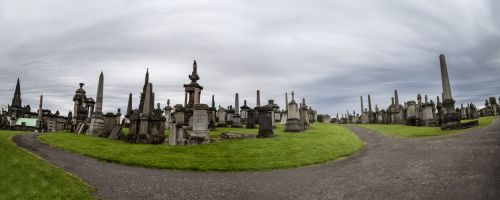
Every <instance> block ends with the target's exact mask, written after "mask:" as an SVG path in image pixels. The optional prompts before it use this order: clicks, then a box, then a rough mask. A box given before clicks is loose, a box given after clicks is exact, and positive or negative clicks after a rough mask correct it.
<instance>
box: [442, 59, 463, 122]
mask: <svg viewBox="0 0 500 200" xmlns="http://www.w3.org/2000/svg"><path fill="white" fill-rule="evenodd" d="M439 64H440V67H441V82H442V85H443V94H442V95H443V103H442V107H443V108H442V112H443V120H442V122H441V125H442V127H444V128H445V129H448V128H453V126H457V125H460V117H459V115H458V113H457V112H456V111H455V100H453V98H452V96H451V87H450V79H449V78H448V67H447V66H446V60H445V57H444V55H443V54H441V55H439Z"/></svg>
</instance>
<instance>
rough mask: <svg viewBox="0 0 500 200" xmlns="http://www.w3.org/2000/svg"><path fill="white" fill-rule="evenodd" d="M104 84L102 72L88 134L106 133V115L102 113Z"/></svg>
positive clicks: (98, 134)
mask: <svg viewBox="0 0 500 200" xmlns="http://www.w3.org/2000/svg"><path fill="white" fill-rule="evenodd" d="M103 86H104V75H103V73H102V72H101V75H99V84H98V87H97V95H96V104H95V111H94V113H93V114H92V119H91V121H90V126H89V129H88V130H87V135H94V136H100V135H102V134H103V133H104V115H103V113H102V101H103Z"/></svg>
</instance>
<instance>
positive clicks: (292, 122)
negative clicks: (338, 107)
mask: <svg viewBox="0 0 500 200" xmlns="http://www.w3.org/2000/svg"><path fill="white" fill-rule="evenodd" d="M287 115H288V118H287V120H286V124H285V132H300V131H303V130H302V129H301V126H300V116H299V108H298V105H297V102H295V93H294V92H293V91H292V101H290V103H288V113H287ZM337 118H338V114H337Z"/></svg>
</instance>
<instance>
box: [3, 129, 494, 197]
mask: <svg viewBox="0 0 500 200" xmlns="http://www.w3.org/2000/svg"><path fill="white" fill-rule="evenodd" d="M350 128H351V129H352V130H353V131H354V132H355V133H356V134H357V135H358V136H359V137H360V138H361V139H362V140H363V141H365V148H364V149H363V150H362V151H361V152H359V153H357V154H355V155H354V156H352V157H349V158H346V159H342V160H338V161H333V162H329V163H326V164H321V165H313V166H308V167H302V168H295V169H284V170H283V169H282V170H271V171H260V172H186V171H175V170H159V169H147V168H141V167H130V166H124V165H120V164H114V163H105V162H101V161H98V160H95V159H92V158H88V157H85V156H80V155H76V154H72V153H68V152H65V151H62V150H59V149H55V148H52V147H49V146H48V145H45V144H43V143H40V142H39V141H38V140H37V139H36V136H35V135H18V136H16V137H14V139H13V140H14V141H15V142H16V143H17V144H18V145H19V146H21V147H23V148H25V149H27V150H29V151H31V152H33V153H35V154H37V155H39V156H40V157H42V158H43V159H45V160H47V161H49V162H51V163H53V164H55V165H57V166H59V167H61V168H63V169H64V170H66V171H68V172H70V173H72V174H75V175H77V176H79V177H81V178H82V179H83V180H84V181H86V182H87V183H89V184H90V185H92V186H93V187H95V188H96V190H97V191H96V196H97V197H98V198H101V199H384V200H385V199H398V200H399V199H466V200H470V199H500V119H497V120H496V121H495V122H494V123H493V124H492V125H490V126H488V127H485V128H482V129H472V130H469V131H467V132H464V133H460V134H452V135H445V136H437V137H428V138H418V139H397V138H389V137H385V136H382V135H379V134H377V133H374V132H372V131H368V130H366V129H362V128H356V127H350Z"/></svg>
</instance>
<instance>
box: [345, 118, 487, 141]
mask: <svg viewBox="0 0 500 200" xmlns="http://www.w3.org/2000/svg"><path fill="white" fill-rule="evenodd" d="M493 120H494V117H481V118H479V119H478V121H479V126H477V127H474V128H481V127H484V126H487V125H490V124H491V123H492V122H493ZM467 121H472V120H463V121H462V122H467ZM355 126H359V127H363V128H367V129H370V130H373V131H375V132H378V133H381V134H383V135H386V136H394V137H405V138H411V137H425V136H436V135H445V134H451V133H458V132H463V131H464V130H467V129H463V130H446V131H443V130H441V128H439V127H419V126H406V125H388V124H356V125H355Z"/></svg>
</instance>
